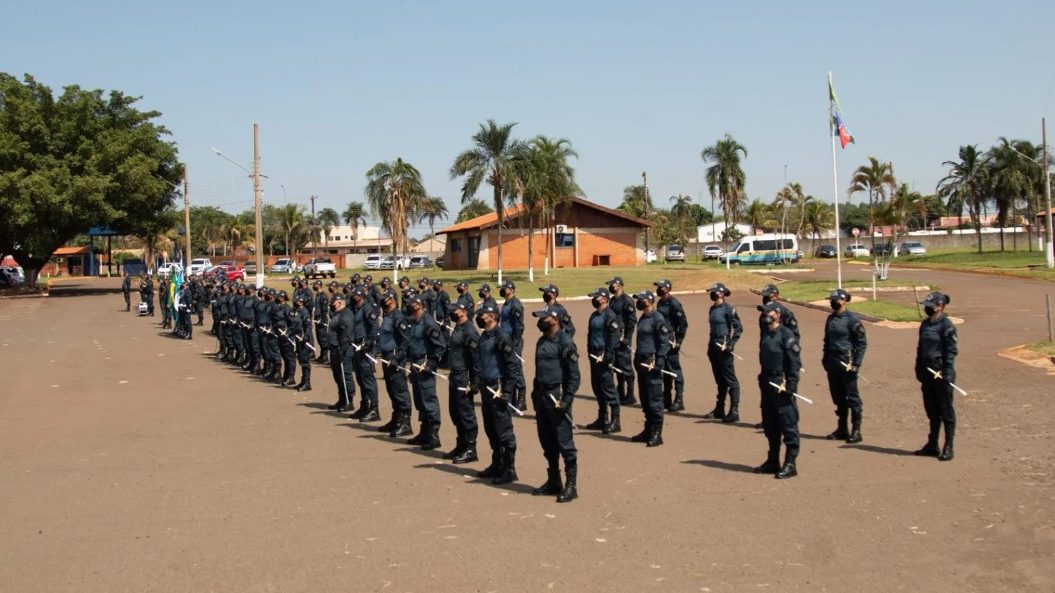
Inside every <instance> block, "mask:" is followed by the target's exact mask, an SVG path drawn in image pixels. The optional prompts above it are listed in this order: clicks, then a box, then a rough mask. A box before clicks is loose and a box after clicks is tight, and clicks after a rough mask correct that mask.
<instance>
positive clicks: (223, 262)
mask: <svg viewBox="0 0 1055 593" xmlns="http://www.w3.org/2000/svg"><path fill="white" fill-rule="evenodd" d="M219 265H221V266H230V267H232V268H237V267H238V264H236V263H234V260H230V259H229V260H226V261H222V262H220V263H219Z"/></svg>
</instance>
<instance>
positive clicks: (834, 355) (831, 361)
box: [781, 288, 868, 443]
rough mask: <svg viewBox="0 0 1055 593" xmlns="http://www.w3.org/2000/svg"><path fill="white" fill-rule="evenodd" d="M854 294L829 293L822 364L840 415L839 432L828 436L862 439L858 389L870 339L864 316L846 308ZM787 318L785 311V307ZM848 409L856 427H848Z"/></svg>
mask: <svg viewBox="0 0 1055 593" xmlns="http://www.w3.org/2000/svg"><path fill="white" fill-rule="evenodd" d="M851 298H852V297H851V296H850V294H849V293H847V292H846V291H845V290H843V289H841V288H837V289H835V290H833V291H832V292H831V294H830V295H828V302H829V303H830V304H831V307H832V312H831V313H830V314H829V315H828V319H827V320H826V321H825V322H824V357H823V358H822V359H821V364H822V365H823V366H824V371H825V372H826V373H827V375H828V390H829V391H830V392H831V395H832V403H834V404H835V416H836V417H837V418H838V419H839V422H838V425H836V427H835V432H833V433H831V434H830V435H828V437H827V438H828V440H845V441H846V442H847V443H860V442H861V440H862V437H861V407H862V406H861V393H860V391H858V389H857V377H858V373H860V371H861V364H862V363H864V358H865V350H867V349H868V339H867V338H866V337H865V326H864V324H863V323H861V319H860V318H859V317H858V316H857V315H855V314H854V313H853V312H852V311H850V310H849V309H847V308H846V303H848V302H850V299H851ZM781 319H783V311H781ZM847 413H849V414H850V415H851V419H852V421H853V430H851V431H847V429H846V416H847Z"/></svg>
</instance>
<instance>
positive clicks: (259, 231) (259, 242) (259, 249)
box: [253, 124, 264, 288]
mask: <svg viewBox="0 0 1055 593" xmlns="http://www.w3.org/2000/svg"><path fill="white" fill-rule="evenodd" d="M253 203H254V205H255V207H256V287H257V288H260V287H261V286H263V285H264V218H263V213H262V212H261V209H262V207H263V197H262V196H261V193H260V126H259V124H253Z"/></svg>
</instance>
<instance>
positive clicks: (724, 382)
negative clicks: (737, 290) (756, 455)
mask: <svg viewBox="0 0 1055 593" xmlns="http://www.w3.org/2000/svg"><path fill="white" fill-rule="evenodd" d="M707 292H708V293H710V295H711V301H713V302H714V304H713V305H711V309H710V311H709V312H708V321H709V322H710V326H711V332H710V336H709V337H708V341H707V359H708V360H710V362H711V373H712V374H713V375H714V383H715V385H716V386H717V388H718V394H717V396H716V398H715V399H716V401H715V404H714V410H712V411H711V412H710V413H709V414H707V415H706V416H704V418H716V419H718V420H724V419H725V418H726V417H729V418H732V419H731V420H730V422H736V421H737V420H739V419H740V381H739V380H738V379H737V378H736V367H735V365H734V362H735V361H734V359H733V350H734V349H735V348H736V342H737V341H739V340H740V336H741V335H743V333H744V326H743V324H741V323H740V316H739V315H737V314H736V308H735V307H733V306H732V305H730V304H729V303H728V302H727V301H726V299H727V298H728V297H729V295H730V294H731V291H730V290H729V289H728V288H726V286H725V285H724V284H722V283H721V282H717V283H715V284H713V285H711V287H710V288H708V289H707ZM727 395H728V396H729V401H730V404H729V406H730V407H729V412H728V413H726V411H725V397H726V396H727Z"/></svg>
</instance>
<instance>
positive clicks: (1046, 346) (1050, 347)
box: [1026, 342, 1055, 356]
mask: <svg viewBox="0 0 1055 593" xmlns="http://www.w3.org/2000/svg"><path fill="white" fill-rule="evenodd" d="M1026 349H1027V350H1032V351H1034V352H1040V353H1041V354H1047V355H1048V356H1055V344H1052V343H1051V342H1033V343H1032V344H1026Z"/></svg>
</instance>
